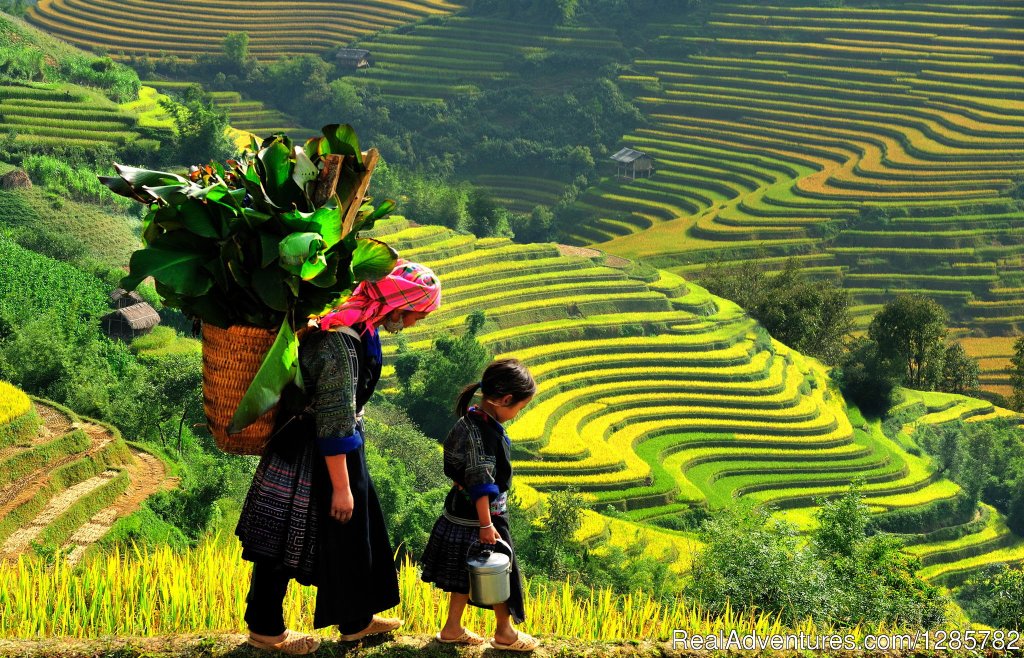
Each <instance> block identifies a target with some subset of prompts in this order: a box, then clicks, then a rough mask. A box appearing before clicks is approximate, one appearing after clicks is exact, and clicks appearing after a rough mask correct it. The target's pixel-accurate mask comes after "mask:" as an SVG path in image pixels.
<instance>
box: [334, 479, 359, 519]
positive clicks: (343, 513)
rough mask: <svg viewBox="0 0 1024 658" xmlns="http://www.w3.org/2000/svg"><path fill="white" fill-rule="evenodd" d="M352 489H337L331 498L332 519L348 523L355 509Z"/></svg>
mask: <svg viewBox="0 0 1024 658" xmlns="http://www.w3.org/2000/svg"><path fill="white" fill-rule="evenodd" d="M355 506H356V504H355V500H354V499H353V498H352V489H351V487H344V488H336V489H335V490H334V495H333V496H332V497H331V518H333V519H335V520H336V521H339V522H341V523H348V522H349V520H350V519H351V518H352V510H353V509H354V508H355Z"/></svg>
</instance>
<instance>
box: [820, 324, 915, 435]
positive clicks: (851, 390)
mask: <svg viewBox="0 0 1024 658" xmlns="http://www.w3.org/2000/svg"><path fill="white" fill-rule="evenodd" d="M899 375H900V373H899V371H898V370H896V368H895V367H894V366H893V364H892V363H891V362H890V361H887V360H885V359H883V358H882V357H881V355H880V353H879V350H878V345H877V344H876V343H875V342H874V341H872V340H869V339H867V338H863V337H861V338H858V339H856V340H854V341H853V342H852V343H851V344H850V347H849V351H848V352H847V353H846V354H845V355H844V356H843V358H842V360H841V361H840V363H839V366H838V367H837V368H835V369H834V370H833V371H832V378H833V379H834V380H835V381H836V382H837V383H838V384H839V387H840V389H842V391H843V395H844V396H845V397H846V399H848V400H849V401H850V402H853V403H854V404H855V405H857V407H858V408H860V410H861V411H863V412H864V413H866V414H870V415H876V416H881V415H883V414H884V413H885V412H886V411H888V410H889V407H891V406H892V404H893V393H894V391H895V390H896V387H897V386H898V385H899V381H900V376H899Z"/></svg>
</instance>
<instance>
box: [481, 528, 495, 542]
mask: <svg viewBox="0 0 1024 658" xmlns="http://www.w3.org/2000/svg"><path fill="white" fill-rule="evenodd" d="M499 536H500V535H498V531H497V530H495V528H494V526H493V525H492V526H491V527H490V528H480V543H481V544H497V543H498V537H499Z"/></svg>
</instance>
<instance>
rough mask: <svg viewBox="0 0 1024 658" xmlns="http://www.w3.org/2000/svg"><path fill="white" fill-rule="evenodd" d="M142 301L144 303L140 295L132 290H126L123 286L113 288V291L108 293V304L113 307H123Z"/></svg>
mask: <svg viewBox="0 0 1024 658" xmlns="http://www.w3.org/2000/svg"><path fill="white" fill-rule="evenodd" d="M142 303H145V300H144V299H142V295H140V294H139V293H137V292H135V291H134V290H133V291H131V292H128V291H127V290H125V289H124V288H115V289H114V292H112V293H110V305H111V306H113V307H114V308H125V307H126V306H135V305H136V304H142Z"/></svg>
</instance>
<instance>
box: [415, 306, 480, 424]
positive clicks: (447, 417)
mask: <svg viewBox="0 0 1024 658" xmlns="http://www.w3.org/2000/svg"><path fill="white" fill-rule="evenodd" d="M483 321H484V316H483V312H482V311H478V312H476V313H473V314H471V315H469V316H468V317H467V318H466V331H465V333H463V335H462V336H460V337H458V338H455V337H453V336H441V337H440V338H438V339H436V340H435V341H434V345H433V349H431V350H424V351H420V352H415V353H408V352H407V353H405V354H402V355H401V357H400V358H399V359H398V362H397V364H396V374H398V379H399V383H400V384H401V386H402V392H401V394H400V395H399V396H398V402H399V404H400V405H401V406H402V407H404V408H405V410H406V411H407V412H408V414H409V417H410V418H411V419H412V420H413V421H415V423H416V424H417V425H418V426H419V428H420V429H421V430H422V431H423V433H424V434H426V435H427V436H431V437H433V438H435V439H437V440H439V441H440V440H442V439H444V437H445V436H446V435H447V433H448V430H449V429H451V426H452V424H453V423H454V422H455V420H456V418H455V414H454V411H453V407H454V406H455V400H456V398H458V396H459V393H460V392H461V391H462V388H463V387H464V386H465V385H466V384H469V383H470V382H475V381H477V380H478V379H479V378H480V374H481V373H482V372H483V370H484V368H485V367H486V366H487V364H488V363H490V362H491V354H490V352H488V351H487V348H485V347H484V346H483V345H481V344H480V342H479V341H478V340H477V339H476V335H477V332H478V331H479V330H480V328H481V327H482V326H483Z"/></svg>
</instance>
